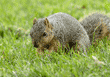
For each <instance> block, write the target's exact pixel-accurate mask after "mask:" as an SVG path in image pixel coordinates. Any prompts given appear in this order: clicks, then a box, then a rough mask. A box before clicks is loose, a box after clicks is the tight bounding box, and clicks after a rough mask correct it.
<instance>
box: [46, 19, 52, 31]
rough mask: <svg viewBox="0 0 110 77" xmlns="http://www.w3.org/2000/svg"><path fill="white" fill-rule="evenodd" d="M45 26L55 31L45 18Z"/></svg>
mask: <svg viewBox="0 0 110 77" xmlns="http://www.w3.org/2000/svg"><path fill="white" fill-rule="evenodd" d="M44 24H45V26H47V27H48V28H51V29H53V27H52V25H51V24H50V23H49V21H48V19H47V18H45V22H44Z"/></svg>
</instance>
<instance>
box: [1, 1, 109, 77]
mask: <svg viewBox="0 0 110 77" xmlns="http://www.w3.org/2000/svg"><path fill="white" fill-rule="evenodd" d="M109 4H110V1H109V0H95V1H93V0H47V1H45V0H1V1H0V77H109V76H110V41H109V40H108V41H107V39H106V38H105V39H103V40H102V41H100V42H99V44H98V45H97V46H93V45H91V46H90V48H89V51H88V52H87V55H84V54H81V53H80V54H77V53H73V55H71V56H70V54H69V53H68V54H66V55H64V54H63V52H62V50H59V52H61V53H60V54H59V53H55V52H53V53H51V54H50V56H48V54H49V53H48V52H46V54H45V55H44V56H38V55H36V53H37V51H36V50H37V49H36V48H34V47H33V45H32V42H31V38H30V36H29V32H30V29H31V27H32V23H33V19H34V18H35V17H36V18H37V19H38V18H43V17H47V16H49V15H51V14H53V13H57V12H65V13H68V14H70V15H72V16H73V17H75V18H76V19H78V20H79V19H80V18H83V17H84V16H85V15H88V14H90V13H93V12H102V13H104V14H109V9H110V6H109ZM82 7H85V9H84V8H82ZM71 52H73V50H71V51H70V53H71ZM92 56H95V57H97V59H98V60H99V61H102V62H104V63H105V64H98V63H97V62H96V61H95V60H94V59H93V57H92Z"/></svg>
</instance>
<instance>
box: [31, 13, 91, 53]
mask: <svg viewBox="0 0 110 77" xmlns="http://www.w3.org/2000/svg"><path fill="white" fill-rule="evenodd" d="M30 36H31V38H32V43H33V45H34V47H36V48H37V51H38V52H44V50H45V49H46V50H48V51H49V52H50V53H51V52H52V51H55V52H57V50H58V47H60V46H62V49H66V50H67V51H69V50H70V49H71V48H73V49H75V47H76V45H77V49H78V50H83V51H84V52H86V48H88V46H90V40H89V36H88V35H87V32H86V31H85V29H84V28H83V26H82V25H81V24H80V23H79V22H78V20H76V19H75V18H74V17H72V16H71V15H69V14H66V13H61V12H59V13H55V14H53V15H50V16H48V17H47V18H40V19H38V20H37V19H36V18H35V19H34V20H33V27H32V29H31V31H30Z"/></svg>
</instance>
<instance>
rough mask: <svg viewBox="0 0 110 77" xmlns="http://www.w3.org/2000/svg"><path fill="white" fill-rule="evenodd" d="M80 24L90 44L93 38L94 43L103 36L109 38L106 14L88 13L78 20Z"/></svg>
mask: <svg viewBox="0 0 110 77" xmlns="http://www.w3.org/2000/svg"><path fill="white" fill-rule="evenodd" d="M80 24H81V25H82V26H83V27H84V28H85V30H86V31H87V34H88V35H89V39H90V42H91V44H92V41H93V40H94V42H93V44H94V43H95V42H96V40H97V39H98V40H101V39H103V38H104V37H105V36H108V38H110V17H107V16H106V15H103V14H99V13H93V14H92V15H89V16H88V17H86V18H85V19H83V20H82V21H80ZM94 34H95V35H94ZM93 37H94V39H93Z"/></svg>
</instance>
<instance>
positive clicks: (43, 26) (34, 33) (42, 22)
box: [30, 18, 54, 48]
mask: <svg viewBox="0 0 110 77" xmlns="http://www.w3.org/2000/svg"><path fill="white" fill-rule="evenodd" d="M52 29H53V27H52V25H51V24H50V23H49V21H48V19H47V18H45V19H44V18H43V19H38V20H37V19H36V18H35V19H34V20H33V27H32V29H31V31H30V36H31V38H32V43H33V45H34V47H36V48H38V47H46V45H48V44H49V43H50V42H51V40H52V39H53V37H54V33H53V31H52Z"/></svg>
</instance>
